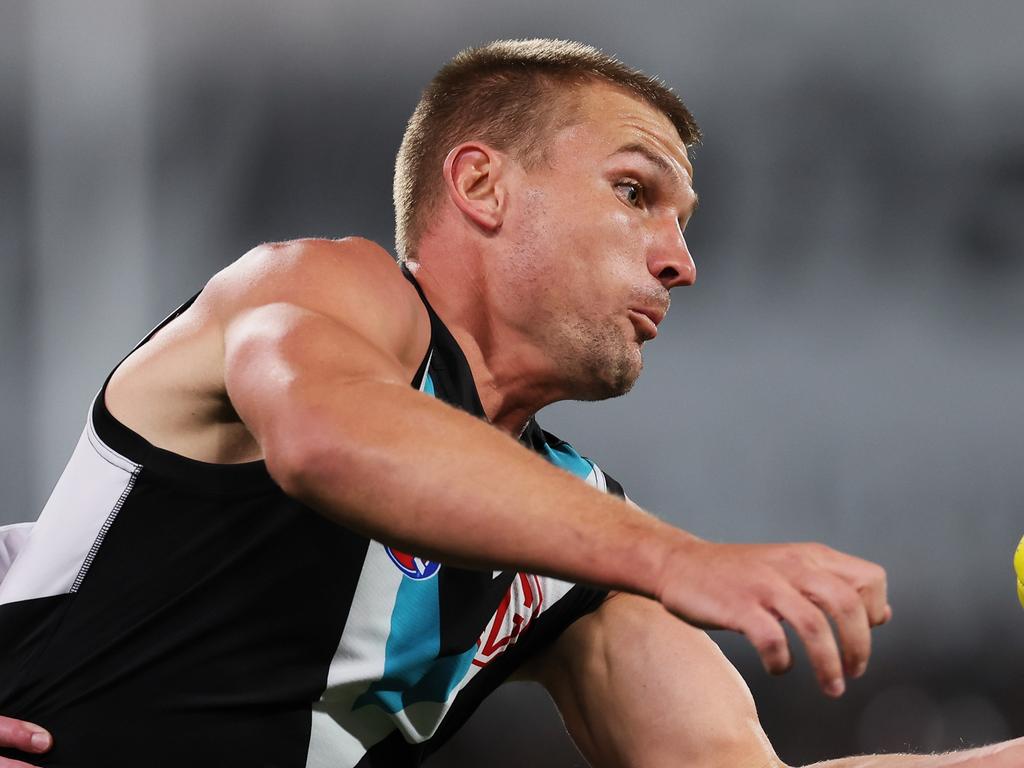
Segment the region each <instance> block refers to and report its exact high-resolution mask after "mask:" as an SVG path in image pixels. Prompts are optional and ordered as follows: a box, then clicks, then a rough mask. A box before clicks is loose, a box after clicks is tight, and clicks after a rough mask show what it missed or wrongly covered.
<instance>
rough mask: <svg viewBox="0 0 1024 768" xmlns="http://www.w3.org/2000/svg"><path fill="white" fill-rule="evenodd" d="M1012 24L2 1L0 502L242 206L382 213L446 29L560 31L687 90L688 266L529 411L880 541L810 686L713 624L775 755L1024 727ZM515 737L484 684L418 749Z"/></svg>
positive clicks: (712, 8) (707, 525) (214, 248)
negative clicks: (450, 724)
mask: <svg viewBox="0 0 1024 768" xmlns="http://www.w3.org/2000/svg"><path fill="white" fill-rule="evenodd" d="M1022 30H1024V5H1022V4H1020V3H1018V2H1015V1H1014V0H1001V1H998V0H991V1H990V2H982V3H972V4H967V3H956V2H951V1H948V0H934V1H932V0H904V2H900V3H891V2H881V0H863V1H862V2H844V3H836V2H813V1H812V0H776V2H773V3H771V4H761V3H747V4H743V3H738V2H732V1H729V2H701V3H691V2H678V1H677V0H657V1H654V2H643V3H613V2H609V0H590V1H589V2H584V0H574V1H573V2H565V3H553V4H549V3H546V2H541V1H540V0H526V1H525V2H520V3H517V4H511V3H501V4H499V3H489V2H466V1H465V0H435V1H434V2H423V3H412V2H407V3H401V2H396V0H378V2H375V3H373V4H372V5H371V4H369V3H354V2H328V1H327V0H293V1H292V2H290V3H287V4H284V3H281V4H272V3H252V2H241V0H238V1H234V2H225V1H220V2H199V0H187V1H179V2H175V3H157V2H152V1H150V2H140V1H139V0H94V1H93V2H90V3H80V2H75V1H74V0H47V1H46V2H42V1H39V2H27V1H26V0H6V1H5V2H4V3H3V6H2V8H0V258H2V261H0V360H2V362H0V433H2V436H3V438H2V441H0V497H2V499H3V504H2V507H0V523H5V522H12V521H16V520H25V519H33V518H34V517H35V516H36V515H37V514H38V510H39V509H41V506H42V504H43V502H44V501H45V499H46V497H47V495H48V493H49V490H50V488H51V487H52V485H53V483H54V482H55V480H56V478H57V476H58V474H59V472H60V469H61V468H62V466H63V464H64V462H65V461H66V459H67V457H68V456H69V454H70V451H71V448H72V447H73V444H74V441H75V439H76V438H77V435H78V434H79V432H80V430H81V425H82V420H83V418H84V414H85V410H86V407H87V404H88V402H89V400H90V399H91V397H92V396H93V394H94V392H95V390H96V389H97V388H98V386H99V384H100V383H101V381H102V379H103V377H104V376H105V374H106V373H107V372H108V370H109V369H110V368H111V367H112V366H113V365H114V364H115V363H116V362H117V360H118V359H120V356H121V355H122V354H124V353H125V352H126V351H127V349H128V348H129V347H130V345H131V344H133V343H134V342H135V341H136V340H137V339H138V338H139V337H141V336H142V335H143V333H144V331H145V330H147V329H148V328H149V327H150V326H151V325H153V324H154V323H156V322H157V321H158V320H159V319H160V318H161V317H162V316H163V315H164V314H166V313H167V312H168V311H169V310H170V309H172V308H173V307H175V306H176V305H177V304H178V303H179V302H180V301H181V300H183V299H184V298H186V297H187V296H189V295H191V293H193V292H194V291H195V290H197V289H198V287H200V286H201V285H202V283H203V282H204V280H205V279H206V278H207V277H208V276H209V275H210V274H211V273H212V272H214V271H216V270H217V269H218V268H220V267H221V266H223V265H225V264H227V263H228V262H229V261H231V260H233V259H235V258H236V257H237V256H239V255H240V254H241V253H243V252H244V251H246V250H247V249H248V248H250V247H251V246H252V245H254V244H256V243H258V242H261V241H265V240H279V239H286V238H292V237H297V236H304V235H320V236H343V235H346V234H353V233H359V234H362V235H365V236H368V237H371V238H373V239H376V240H377V241H379V242H381V243H383V244H385V245H387V246H388V247H389V248H390V247H391V244H392V238H393V229H392V212H391V202H390V192H391V167H392V160H393V157H394V153H395V150H396V149H397V146H398V143H399V140H400V137H401V134H402V130H403V128H404V124H405V120H406V119H407V117H408V115H409V114H410V112H411V110H412V108H413V106H414V104H415V101H416V99H417V96H418V94H419V91H420V89H421V88H422V87H423V86H424V85H425V83H426V82H427V80H428V79H429V78H430V76H431V75H432V73H433V72H434V71H435V70H436V69H437V68H438V67H439V66H440V65H441V64H442V63H443V62H444V61H445V60H446V59H447V58H448V57H450V56H451V55H452V54H454V53H455V52H456V51H457V50H459V49H460V48H462V47H465V46H468V45H471V44H475V43H481V42H485V41H487V40H491V39H495V38H499V37H532V36H547V37H568V38H574V39H579V40H583V41H586V42H590V43H593V44H596V45H598V46H600V47H602V48H604V49H605V50H607V51H608V52H611V53H614V54H618V55H619V56H621V57H622V58H623V59H624V60H625V61H626V62H628V63H630V64H634V65H637V66H640V67H642V68H644V69H646V70H647V71H649V72H652V73H655V74H658V75H660V76H661V77H663V78H664V79H665V80H666V81H667V82H668V83H669V84H671V85H672V86H674V87H675V88H676V89H677V91H678V92H679V93H680V94H681V95H682V96H683V97H684V98H685V100H686V101H687V103H688V104H689V105H690V107H691V108H692V109H693V111H694V113H695V114H696V116H697V118H698V120H699V121H700V122H701V124H702V126H703V128H704V130H705V132H706V135H707V139H706V142H705V145H704V146H703V147H702V148H700V149H699V150H698V151H697V153H696V159H695V165H696V183H697V188H698V190H699V191H700V194H701V197H702V201H703V202H702V209H701V211H700V213H699V215H698V216H697V217H696V219H695V220H694V222H693V224H692V226H691V230H690V232H689V233H688V239H689V242H690V245H691V249H692V250H693V252H694V255H695V258H696V260H697V264H698V268H699V273H700V278H699V280H698V283H697V285H696V286H695V287H694V288H691V289H687V290H685V291H680V292H678V293H677V295H676V296H675V303H674V307H673V310H672V313H671V314H670V316H669V319H668V320H667V325H666V327H665V329H664V332H663V334H662V335H661V336H660V337H659V339H658V341H657V343H656V344H654V345H653V346H652V347H650V348H649V350H648V353H647V372H646V374H645V376H644V377H643V378H642V379H641V382H640V384H639V385H638V386H637V388H636V389H635V391H634V392H633V393H632V394H631V395H630V396H628V397H627V398H625V399H624V400H622V401H618V402H609V403H602V404H596V405H579V404H563V405H559V406H556V407H553V408H550V409H549V410H548V412H547V413H546V414H545V415H544V416H545V419H544V423H545V424H546V426H547V427H548V428H549V429H551V430H553V431H555V432H557V433H559V434H561V435H562V436H564V437H567V438H569V439H571V440H572V441H573V442H574V443H575V444H577V446H579V447H580V448H581V450H583V451H584V452H585V453H588V454H590V455H591V456H593V457H594V458H595V459H596V460H598V462H599V463H600V464H601V465H602V466H605V467H607V468H608V469H609V470H610V471H611V472H612V474H614V475H616V476H617V477H618V478H619V479H620V480H621V481H622V482H623V483H624V484H625V486H626V488H627V489H628V490H629V492H630V494H631V495H632V496H633V497H634V498H635V499H636V500H637V501H639V502H640V503H641V504H643V505H644V506H646V507H648V508H650V509H652V510H653V511H655V512H657V513H659V514H660V515H662V516H664V517H666V518H668V519H670V520H672V521H674V522H676V523H678V524H680V525H682V526H684V527H686V528H688V529H690V530H693V531H694V532H696V533H698V534H700V535H703V536H707V537H712V538H716V539H725V540H742V541H762V540H772V541H781V540H806V539H812V540H821V541H824V542H827V543H829V544H831V545H833V546H835V547H838V548H840V549H844V550H848V551H851V552H853V553H856V554H859V555H862V556H865V557H868V558H871V559H873V560H876V561H879V562H881V563H882V564H884V565H885V566H886V567H887V568H888V569H889V573H890V578H891V594H892V603H893V605H894V607H895V611H896V619H895V621H894V622H893V623H892V624H891V625H890V626H888V627H885V628H883V629H881V630H879V631H878V632H876V633H875V635H876V637H875V648H876V650H875V653H874V661H873V665H872V667H871V669H870V670H869V673H868V675H867V677H866V678H865V679H863V680H861V681H856V682H854V683H853V684H852V685H851V687H850V691H849V693H848V694H847V695H846V696H845V697H844V698H843V700H841V701H839V702H830V701H827V700H825V699H824V698H823V697H822V696H821V695H820V694H819V693H818V692H817V690H816V689H815V686H814V683H813V680H812V679H811V677H810V675H809V674H808V673H807V670H806V664H804V663H802V664H801V665H800V668H799V669H798V670H797V671H796V672H794V673H792V674H790V675H788V676H786V677H784V678H781V679H775V678H769V677H767V676H766V675H765V674H764V673H763V672H762V671H761V669H760V667H759V666H758V664H757V662H756V658H755V656H754V654H753V652H752V651H751V650H750V649H748V648H747V647H746V646H745V645H744V644H743V643H742V642H739V641H738V640H737V639H736V638H734V637H728V636H718V637H717V639H719V640H720V641H721V642H722V644H723V646H724V647H725V649H726V651H727V653H728V654H729V655H730V657H731V658H732V659H733V660H734V662H735V663H736V664H737V665H738V666H739V668H740V670H741V671H742V672H743V674H744V676H745V677H746V679H747V680H748V682H749V683H750V685H751V687H752V688H753V689H754V692H755V696H756V698H757V701H758V706H759V709H760V712H761V716H762V718H763V721H764V723H765V726H766V729H767V731H768V733H769V735H770V736H771V738H772V739H773V741H774V743H775V745H776V747H777V749H778V751H779V753H780V755H781V756H782V757H783V759H785V760H787V761H789V762H791V763H805V762H809V761H811V760H818V759H824V758H826V757H830V756H837V755H840V754H849V753H851V752H864V751H875V750H937V749H945V748H953V747H957V746H961V745H966V744H978V743H983V742H987V741H991V740H994V739H999V738H1004V737H1009V736H1011V735H1024V693H1022V685H1021V684H1022V682H1024V661H1022V659H1024V656H1022V650H1024V613H1022V612H1021V609H1020V606H1019V605H1018V604H1017V601H1016V599H1015V595H1014V588H1013V584H1014V582H1013V576H1012V572H1011V566H1010V560H1011V555H1012V552H1013V549H1014V546H1015V544H1016V542H1017V540H1018V539H1019V538H1020V535H1021V533H1024V471H1022V468H1021V459H1022V457H1024V403H1022V397H1021V395H1022V378H1024V90H1022V89H1021V87H1020V83H1021V80H1022V77H1024V49H1022V48H1021V46H1020V39H1021V31H1022ZM652 663H657V660H656V659H652ZM527 761H528V762H529V764H531V765H533V766H536V768H545V767H546V766H570V765H580V764H582V760H581V759H580V758H579V757H578V756H577V755H576V753H575V751H574V750H573V748H572V746H571V744H570V743H569V742H568V740H567V738H566V737H565V736H564V734H563V733H562V729H561V725H560V723H559V722H558V719H557V715H556V714H555V712H554V709H553V708H552V707H551V705H550V704H549V703H547V700H546V697H545V696H544V694H543V692H542V691H539V690H537V689H535V688H532V687H530V686H526V685H513V686H509V687H508V688H507V689H506V690H503V691H502V692H500V694H499V695H498V696H497V697H495V698H494V699H492V700H491V701H489V702H488V703H487V704H486V705H485V706H484V707H483V709H482V710H481V711H480V712H479V713H478V715H477V717H476V718H475V719H474V720H473V721H472V722H471V724H470V726H469V727H467V728H466V729H465V730H464V731H463V732H462V733H461V734H460V735H459V736H458V737H457V738H456V739H455V740H454V741H453V742H452V743H451V744H449V745H448V746H447V747H446V748H445V749H444V751H443V752H442V753H441V754H440V755H439V756H438V757H437V758H436V759H435V760H434V761H433V763H432V764H433V765H436V766H439V768H440V767H441V766H467V765H488V766H492V767H495V768H497V767H501V766H519V765H521V764H523V763H524V762H527Z"/></svg>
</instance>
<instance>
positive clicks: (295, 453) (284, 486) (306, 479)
mask: <svg viewBox="0 0 1024 768" xmlns="http://www.w3.org/2000/svg"><path fill="white" fill-rule="evenodd" d="M326 453H327V451H326V449H325V448H324V447H323V446H319V445H317V444H316V442H315V441H312V440H310V439H309V438H308V437H304V436H302V435H297V434H284V435H278V436H276V437H275V438H273V439H271V440H267V441H265V442H264V445H263V460H264V463H265V464H266V466H267V472H268V473H269V474H270V477H271V478H272V479H273V480H274V482H275V483H277V485H278V487H279V488H280V489H281V490H282V491H284V493H285V494H286V495H287V496H290V497H292V498H294V499H297V500H298V501H301V502H303V503H305V504H311V503H313V502H314V500H315V499H316V498H317V496H318V495H319V494H318V493H317V489H318V488H319V487H320V485H321V482H320V480H321V478H322V476H323V472H322V471H321V467H323V466H324V465H325V464H326V463H328V461H329V459H328V457H327V456H326V455H325V454H326Z"/></svg>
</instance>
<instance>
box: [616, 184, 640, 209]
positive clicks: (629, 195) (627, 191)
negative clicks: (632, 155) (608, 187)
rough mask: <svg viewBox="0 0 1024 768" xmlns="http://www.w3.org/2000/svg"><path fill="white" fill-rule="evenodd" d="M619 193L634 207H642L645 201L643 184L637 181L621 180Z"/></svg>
mask: <svg viewBox="0 0 1024 768" xmlns="http://www.w3.org/2000/svg"><path fill="white" fill-rule="evenodd" d="M617 186H618V189H619V195H620V196H621V197H622V199H623V200H625V201H626V203H627V204H629V205H631V206H633V207H634V208H640V207H642V206H643V202H644V188H643V185H641V184H638V183H637V182H635V181H620V182H619V183H618V185H617Z"/></svg>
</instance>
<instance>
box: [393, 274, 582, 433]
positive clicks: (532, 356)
mask: <svg viewBox="0 0 1024 768" xmlns="http://www.w3.org/2000/svg"><path fill="white" fill-rule="evenodd" d="M477 263H479V262H477ZM442 264H443V266H442ZM408 266H409V270H410V271H411V272H412V273H413V275H414V276H415V278H416V281H417V282H418V283H419V284H420V287H421V288H422V289H423V293H424V294H425V295H426V297H427V300H428V301H429V302H430V304H431V306H432V307H433V308H434V311H435V312H437V314H438V316H439V317H440V318H441V320H442V321H443V322H444V324H445V326H447V328H448V330H449V331H450V332H451V334H452V336H453V337H455V340H456V342H458V344H459V347H460V348H461V349H462V352H463V354H464V355H465V356H466V361H467V362H468V363H469V368H470V371H471V372H472V374H473V381H474V383H475V384H476V389H477V393H478V394H479V396H480V402H481V404H482V405H483V408H484V413H485V414H486V415H487V418H488V420H489V421H490V422H491V423H492V424H494V425H495V426H496V427H498V428H499V429H501V430H503V431H505V432H507V433H509V434H510V435H512V436H513V437H519V436H520V435H521V434H522V433H523V430H524V429H525V428H526V425H527V423H528V422H529V420H530V418H531V417H532V416H533V415H534V414H535V413H537V411H539V410H540V409H541V408H543V407H544V406H546V405H550V404H551V403H554V402H557V401H559V400H566V399H570V398H571V396H572V395H571V393H569V392H566V391H564V386H563V385H562V384H561V382H559V380H558V377H557V373H558V371H557V366H555V365H554V364H553V362H552V361H551V360H550V359H549V358H548V357H547V356H546V355H545V354H544V353H543V352H542V350H540V349H538V348H537V347H536V345H534V344H531V343H530V342H529V340H527V339H525V338H523V337H522V336H521V335H520V334H517V333H516V332H515V331H514V330H513V329H511V328H508V327H507V326H506V325H505V324H503V323H502V322H501V321H500V318H498V317H496V316H495V313H494V312H493V309H492V307H493V306H494V304H493V303H492V301H491V295H492V293H491V291H492V286H491V285H489V283H488V280H487V279H486V275H483V274H481V273H480V272H479V271H478V270H472V269H470V268H468V267H469V266H470V265H469V264H466V263H465V261H464V260H458V259H455V258H453V257H452V256H450V255H446V257H445V259H438V260H437V261H432V260H431V261H427V262H425V263H416V264H409V265H408Z"/></svg>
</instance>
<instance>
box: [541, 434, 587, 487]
mask: <svg viewBox="0 0 1024 768" xmlns="http://www.w3.org/2000/svg"><path fill="white" fill-rule="evenodd" d="M544 458H545V459H547V460H548V461H550V462H551V463H552V464H554V465H555V466H556V467H561V468H562V469H564V470H567V471H569V472H572V473H573V474H574V475H576V477H579V478H581V479H583V480H586V479H587V478H588V477H589V476H590V472H591V471H592V470H593V468H594V467H593V465H592V464H591V463H590V462H589V461H587V460H586V459H584V458H583V457H582V456H580V455H579V454H578V453H576V449H575V448H573V447H572V446H571V445H569V444H568V443H559V444H558V447H557V448H553V447H552V446H551V445H545V446H544Z"/></svg>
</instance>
